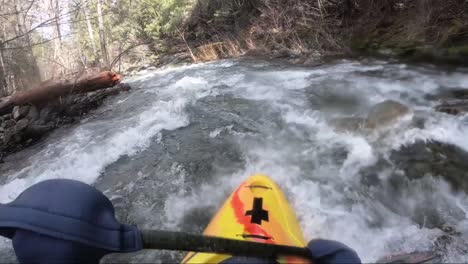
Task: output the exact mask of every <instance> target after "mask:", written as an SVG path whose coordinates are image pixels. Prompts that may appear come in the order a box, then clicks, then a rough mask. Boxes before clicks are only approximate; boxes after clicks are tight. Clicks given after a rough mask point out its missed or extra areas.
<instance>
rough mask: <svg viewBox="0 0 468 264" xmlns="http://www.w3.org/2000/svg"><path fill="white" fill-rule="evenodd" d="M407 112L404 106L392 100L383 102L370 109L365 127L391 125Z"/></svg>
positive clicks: (407, 109)
mask: <svg viewBox="0 0 468 264" xmlns="http://www.w3.org/2000/svg"><path fill="white" fill-rule="evenodd" d="M409 112H410V109H409V108H408V107H407V106H406V105H404V104H401V103H399V102H397V101H393V100H385V101H383V102H381V103H378V104H376V105H374V106H373V107H372V108H371V109H370V111H369V114H368V115H367V127H368V128H377V127H380V126H385V125H391V124H392V123H394V122H395V121H397V120H398V119H400V118H401V117H403V116H405V115H406V114H408V113H409Z"/></svg>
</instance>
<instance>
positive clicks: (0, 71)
mask: <svg viewBox="0 0 468 264" xmlns="http://www.w3.org/2000/svg"><path fill="white" fill-rule="evenodd" d="M8 94H9V93H8V85H7V81H6V72H5V62H4V61H3V42H2V41H1V40H0V96H2V97H3V96H7V95H8Z"/></svg>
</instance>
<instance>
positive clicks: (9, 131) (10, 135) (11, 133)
mask: <svg viewBox="0 0 468 264" xmlns="http://www.w3.org/2000/svg"><path fill="white" fill-rule="evenodd" d="M15 134H16V131H15V129H14V128H9V129H7V130H5V133H4V134H3V143H4V144H9V143H10V142H11V140H12V139H13V137H14V135H15Z"/></svg>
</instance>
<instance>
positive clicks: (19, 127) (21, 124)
mask: <svg viewBox="0 0 468 264" xmlns="http://www.w3.org/2000/svg"><path fill="white" fill-rule="evenodd" d="M28 125H29V120H28V119H26V118H23V119H20V120H19V121H18V122H17V123H16V125H15V130H16V132H19V131H22V130H24V129H25V128H26V127H28Z"/></svg>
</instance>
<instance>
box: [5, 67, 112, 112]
mask: <svg viewBox="0 0 468 264" xmlns="http://www.w3.org/2000/svg"><path fill="white" fill-rule="evenodd" d="M120 81H121V76H120V75H118V74H116V73H114V72H110V71H104V72H101V73H99V74H96V75H93V76H87V77H84V78H81V79H78V80H77V81H74V82H72V81H69V80H67V81H63V82H58V83H53V84H43V85H40V86H39V87H36V88H32V89H30V90H27V91H21V92H17V93H14V94H13V95H11V96H7V97H4V98H1V99H0V114H3V113H7V112H10V111H11V109H12V108H13V107H14V106H16V105H24V104H34V105H41V104H45V103H47V102H49V101H51V100H53V99H56V98H59V97H62V96H66V95H71V94H78V93H88V92H92V91H96V90H100V89H104V88H108V87H112V86H114V85H116V84H118V83H119V82H120Z"/></svg>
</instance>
